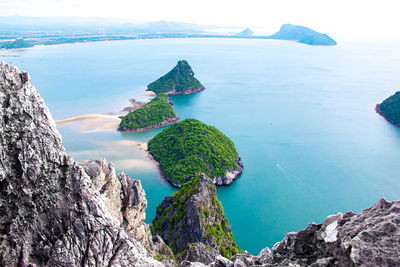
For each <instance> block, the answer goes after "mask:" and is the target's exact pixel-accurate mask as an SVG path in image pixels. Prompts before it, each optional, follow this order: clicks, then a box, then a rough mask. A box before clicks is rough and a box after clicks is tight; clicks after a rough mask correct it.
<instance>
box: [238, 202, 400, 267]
mask: <svg viewBox="0 0 400 267" xmlns="http://www.w3.org/2000/svg"><path fill="white" fill-rule="evenodd" d="M272 250H273V253H271V251H270V250H269V249H268V248H266V249H264V250H262V251H261V252H260V254H259V255H258V256H252V255H250V254H238V255H235V256H233V257H232V258H231V261H233V262H235V260H236V259H238V258H239V259H240V260H241V263H244V264H246V266H313V267H324V266H400V201H392V202H387V201H386V200H385V199H383V198H382V199H380V200H379V202H378V203H377V204H375V205H374V206H372V207H371V208H369V209H365V210H363V211H361V212H360V213H359V214H355V213H352V212H348V213H346V214H344V215H342V214H340V213H339V214H337V215H332V216H329V217H328V218H326V219H325V221H324V222H323V223H322V224H315V223H311V224H309V225H308V226H307V227H306V228H305V229H303V230H301V231H299V232H297V233H289V234H287V235H286V237H285V238H284V239H283V240H282V241H281V242H278V243H277V244H275V246H274V247H273V248H272Z"/></svg>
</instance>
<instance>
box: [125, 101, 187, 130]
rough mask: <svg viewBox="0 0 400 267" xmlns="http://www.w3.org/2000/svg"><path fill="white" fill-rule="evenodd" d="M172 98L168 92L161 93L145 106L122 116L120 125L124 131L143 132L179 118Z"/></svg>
mask: <svg viewBox="0 0 400 267" xmlns="http://www.w3.org/2000/svg"><path fill="white" fill-rule="evenodd" d="M171 103H172V102H171V100H170V99H169V97H168V96H167V95H166V94H159V95H158V96H156V97H155V98H154V99H152V100H151V101H150V102H149V103H147V104H145V105H144V106H143V107H141V108H139V109H137V110H134V111H132V112H130V113H128V114H127V115H126V116H122V118H121V119H122V120H121V123H120V125H119V127H118V130H119V131H122V132H141V131H146V130H151V129H155V128H159V127H162V126H165V125H168V124H171V123H174V122H176V121H178V120H179V117H178V115H176V113H175V111H174V109H173V108H172V104H171Z"/></svg>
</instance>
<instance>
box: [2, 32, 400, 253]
mask: <svg viewBox="0 0 400 267" xmlns="http://www.w3.org/2000/svg"><path fill="white" fill-rule="evenodd" d="M397 48H398V44H393V45H377V44H356V43H349V44H346V43H345V44H341V45H339V46H337V47H313V46H306V45H301V44H296V43H293V42H286V41H273V40H233V39H170V40H135V41H116V42H101V43H87V44H72V45H64V46H54V47H46V48H34V49H28V50H19V51H12V52H7V53H8V54H17V55H20V57H19V58H2V60H5V61H7V62H10V63H13V64H15V65H18V66H19V67H20V68H21V69H24V70H27V71H29V72H30V74H31V76H32V78H33V81H34V83H35V85H36V87H37V89H38V91H39V93H40V94H41V95H42V97H43V98H44V99H45V101H46V104H47V105H48V106H49V108H50V110H51V112H52V114H53V116H54V117H55V119H57V120H59V119H65V118H67V117H72V116H78V115H83V114H88V113H106V112H113V111H114V112H115V111H118V110H120V109H121V108H123V107H125V106H127V105H129V103H128V99H129V98H130V97H133V96H136V95H140V94H143V93H144V90H145V87H146V85H147V84H148V83H149V82H151V81H153V80H154V79H156V78H157V77H159V76H160V75H162V74H164V73H166V72H167V71H168V70H169V69H170V68H172V67H173V66H174V65H175V63H176V62H177V61H178V60H180V59H186V60H188V61H189V63H190V64H191V65H192V67H193V69H194V72H195V73H196V76H197V77H198V78H199V80H200V81H201V82H202V83H203V84H204V85H205V86H206V88H207V89H206V90H205V91H203V92H201V93H198V94H195V95H189V96H176V97H172V99H173V101H174V103H175V106H174V108H175V110H176V112H177V113H178V114H179V116H180V117H181V118H182V119H183V118H189V117H191V118H197V119H200V120H202V121H204V122H205V123H208V124H211V125H214V126H216V127H217V128H218V129H220V130H221V131H222V132H224V133H225V134H226V135H227V136H228V137H230V138H231V139H232V140H233V141H234V143H235V145H236V147H237V150H238V151H239V154H240V155H241V157H242V160H243V162H244V164H245V170H244V172H243V174H242V175H241V176H240V178H239V179H237V180H236V181H235V182H234V183H233V184H232V185H230V186H228V187H219V188H218V197H219V199H220V200H221V201H222V204H223V206H224V209H225V213H226V215H227V217H228V218H229V221H230V224H231V226H232V229H233V233H234V235H235V238H236V240H237V242H238V243H239V245H240V247H241V248H243V249H245V250H248V251H249V252H251V253H258V252H259V251H260V249H262V248H264V247H266V246H269V247H271V246H272V245H273V244H274V243H275V242H277V241H279V240H281V239H282V238H283V237H284V235H285V234H286V233H287V232H290V231H298V230H300V229H302V228H304V227H306V226H307V224H308V223H310V222H312V221H315V222H322V220H323V219H324V218H325V217H326V216H328V215H330V214H333V213H337V212H346V211H349V210H352V211H355V212H359V211H360V210H361V209H363V208H367V207H369V206H371V205H372V204H374V203H375V202H377V200H378V199H379V198H380V197H382V196H384V197H386V198H387V199H388V200H394V199H400V183H399V179H400V175H399V173H400V164H399V163H400V128H398V127H395V126H392V125H390V124H389V123H387V122H386V121H385V120H384V119H383V118H381V117H380V116H378V115H377V114H376V113H375V111H374V106H375V104H376V103H378V102H381V101H382V100H383V99H384V98H386V97H387V96H389V95H391V94H393V93H394V92H395V91H396V90H399V89H400V87H399V85H400V75H398V73H399V71H400V54H399V53H398V49H397ZM2 54H4V53H2ZM59 130H60V132H61V134H62V136H63V141H64V145H65V147H66V149H67V151H68V152H69V153H71V154H72V155H73V156H74V158H75V159H76V160H78V161H80V160H85V159H89V158H97V157H105V158H107V160H108V161H111V162H113V163H114V164H115V166H116V168H117V170H118V171H125V172H127V173H128V174H129V175H130V176H131V177H132V178H138V179H141V181H142V184H143V187H144V188H145V190H146V195H147V198H148V209H147V214H148V218H147V221H148V222H150V221H151V220H152V218H153V217H154V214H155V208H156V206H157V205H158V204H159V203H160V202H161V200H162V199H163V198H164V197H165V196H166V195H168V194H170V193H172V192H173V191H174V190H175V189H174V188H172V187H171V186H169V185H168V184H166V183H165V182H163V181H162V180H161V178H160V177H159V174H158V171H157V168H156V166H155V165H154V164H153V163H152V162H151V161H149V160H148V159H147V158H146V156H145V154H144V153H143V152H142V151H141V150H140V149H139V147H138V146H137V145H136V143H135V142H133V141H136V142H144V141H147V140H149V139H150V138H152V137H153V136H154V135H155V134H157V133H158V132H160V131H161V129H156V130H152V131H148V132H141V133H129V134H122V133H118V132H94V133H83V132H81V131H78V130H76V129H74V128H70V127H59Z"/></svg>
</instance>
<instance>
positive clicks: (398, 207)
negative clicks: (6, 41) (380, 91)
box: [0, 63, 400, 267]
mask: <svg viewBox="0 0 400 267" xmlns="http://www.w3.org/2000/svg"><path fill="white" fill-rule="evenodd" d="M197 182H198V183H199V184H196V185H197V187H196V186H195V187H193V188H195V193H191V194H190V195H187V196H184V195H180V193H179V191H178V193H177V194H176V195H174V196H172V197H170V198H166V200H165V201H164V202H163V204H161V206H162V207H163V205H165V206H166V207H163V210H164V211H166V212H162V211H161V210H160V212H159V215H161V217H162V216H163V214H165V218H164V220H161V221H160V223H161V222H163V223H164V222H166V218H168V221H167V222H166V223H167V224H166V225H167V228H164V226H163V227H162V228H160V229H161V231H160V232H159V233H160V234H162V235H163V237H164V238H165V239H166V240H167V242H170V240H172V242H171V243H170V245H171V246H172V247H176V246H175V245H177V244H178V242H179V244H181V246H182V245H183V246H186V245H187V244H188V245H189V246H188V249H189V252H190V253H192V254H183V255H180V256H181V259H180V261H179V262H178V263H174V260H173V259H174V255H173V254H172V252H171V250H170V249H169V248H168V246H167V245H165V244H164V241H163V240H162V238H161V237H160V236H158V235H157V236H154V237H153V236H151V234H150V231H149V226H148V225H146V224H144V223H143V220H144V218H145V212H144V211H145V208H146V205H147V203H146V198H145V194H144V191H143V189H142V187H141V184H140V181H138V180H134V179H131V178H129V177H128V176H127V175H125V174H123V173H121V174H119V175H118V178H117V175H116V174H115V170H114V167H113V166H112V164H110V163H107V162H106V161H105V160H90V161H84V162H81V163H77V162H75V161H74V160H73V159H72V158H71V157H70V156H68V155H67V153H66V152H65V149H64V148H63V146H62V141H61V136H60V135H59V133H58V131H57V129H56V127H55V123H54V120H53V119H52V117H51V114H50V113H49V111H48V109H47V107H46V106H45V104H44V102H43V100H42V99H41V98H40V96H39V95H38V94H37V92H36V90H35V88H34V87H33V85H32V82H31V80H30V77H29V75H28V74H27V73H20V72H19V70H18V69H17V68H15V67H12V66H9V65H7V64H4V63H2V64H0V266H163V265H167V266H173V265H174V264H176V265H180V266H204V264H203V263H194V262H190V260H193V259H194V260H197V261H203V262H204V263H205V264H208V265H209V266H229V267H238V266H400V201H393V202H387V201H386V200H385V199H381V200H379V202H378V203H377V204H375V205H374V206H373V207H371V208H369V209H366V210H363V211H362V212H360V213H359V214H354V213H352V212H349V213H346V214H344V215H342V214H337V215H333V216H330V217H328V218H327V219H326V220H325V221H324V222H323V223H322V224H315V223H311V224H309V225H308V226H307V227H306V228H305V229H304V230H301V231H299V232H297V233H289V234H287V236H286V237H285V238H284V239H283V240H282V241H281V242H279V243H277V244H276V245H275V246H274V247H273V248H272V251H273V252H272V251H271V250H270V249H268V248H265V249H263V250H262V251H261V252H260V254H259V255H257V256H253V255H250V254H248V253H246V252H244V253H241V252H240V253H239V254H236V255H234V256H232V257H230V259H227V258H225V257H223V256H222V255H218V254H220V253H221V254H224V255H225V256H227V257H228V254H226V253H223V250H222V248H219V249H218V250H217V249H215V245H221V244H222V245H223V246H224V245H227V246H229V245H232V244H233V243H230V242H229V240H222V242H216V244H215V245H213V244H214V243H212V242H213V241H218V240H217V239H209V238H208V237H209V236H207V235H199V236H197V235H196V233H198V232H199V231H200V232H199V233H201V231H203V229H204V228H205V229H207V225H206V223H207V221H205V220H204V217H201V216H203V215H204V216H206V215H205V214H206V210H208V211H209V213H208V216H210V217H209V218H208V221H210V222H217V224H218V223H219V224H220V226H221V228H222V229H224V227H225V232H226V233H230V228H229V227H228V226H229V225H225V226H223V223H222V222H223V221H224V219H225V218H224V216H222V207H218V200H217V199H216V195H215V196H214V194H213V192H215V187H214V185H213V184H212V183H210V182H209V181H203V180H202V181H197ZM183 188H184V187H183ZM189 191H190V190H189ZM181 192H183V191H181ZM210 192H211V195H210ZM177 196H184V197H183V198H181V199H182V200H183V202H182V203H180V202H179V203H176V206H174V203H175V202H176V200H177ZM174 197H175V198H174ZM214 200H215V201H214ZM214 202H215V203H216V204H215V203H214ZM169 203H172V204H171V208H170V209H169V211H167V209H168V204H169ZM213 203H214V204H213ZM195 204H202V205H203V206H204V207H208V209H204V211H203V209H202V208H203V207H202V206H201V205H198V206H197V205H195ZM182 207H185V213H184V214H181V213H180V209H181V208H182ZM164 208H165V209H164ZM197 208H201V209H202V210H201V211H200V210H198V212H196V209H197ZM211 209H212V210H211ZM186 211H187V212H186ZM176 214H177V215H179V216H175V215H176ZM197 214H198V215H199V216H197ZM180 215H183V216H180ZM161 217H160V218H161ZM173 218H174V219H173ZM179 218H180V219H179ZM171 220H173V221H171ZM182 220H186V221H188V222H189V221H190V223H187V224H186V225H187V226H190V225H194V228H193V229H192V230H193V236H190V235H189V234H188V233H190V230H191V229H183V230H182V232H181V234H182V235H183V236H179V234H180V232H179V228H180V227H181V228H184V225H185V224H184V223H183V222H182ZM202 225H203V226H205V227H203V226H202ZM213 225H215V223H213ZM177 226H178V227H177ZM198 226H200V227H198ZM170 227H171V233H169V232H168V230H169V228H170ZM190 227H191V226H190ZM196 227H197V228H196ZM215 228H219V227H217V225H215ZM165 229H168V230H167V231H165ZM210 229H211V230H213V229H212V228H210ZM197 230H199V231H197ZM253 230H256V229H253ZM206 232H207V231H205V232H204V233H206ZM198 237H199V238H198ZM207 242H208V243H207ZM192 243H194V244H197V245H196V246H195V247H193V246H191V245H190V244H192ZM207 246H208V247H207ZM209 246H214V247H213V248H212V249H209ZM177 248H179V246H177ZM191 248H192V251H191ZM202 248H206V249H204V250H203V249H202ZM243 249H245V248H243ZM197 251H201V252H203V251H212V253H214V254H212V255H211V256H210V255H206V256H207V257H205V258H203V257H197V258H191V257H186V256H185V255H197V254H196V253H197ZM229 256H230V255H229ZM154 258H156V259H159V260H160V261H157V260H155V259H154ZM211 261H212V262H211Z"/></svg>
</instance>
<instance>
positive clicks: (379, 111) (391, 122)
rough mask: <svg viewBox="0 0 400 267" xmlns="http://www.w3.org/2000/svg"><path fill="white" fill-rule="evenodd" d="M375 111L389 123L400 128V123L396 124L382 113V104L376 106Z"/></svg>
mask: <svg viewBox="0 0 400 267" xmlns="http://www.w3.org/2000/svg"><path fill="white" fill-rule="evenodd" d="M375 111H376V113H378V114H379V115H381V116H382V117H383V118H384V119H385V120H386V121H387V122H389V123H390V124H393V125H395V126H397V127H400V124H399V123H396V122H394V121H392V120H391V119H389V118H388V117H386V116H385V115H384V114H383V113H382V112H381V105H380V104H376V106H375Z"/></svg>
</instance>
